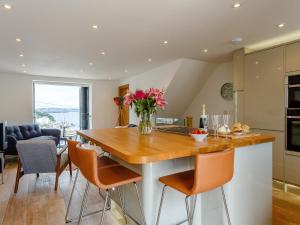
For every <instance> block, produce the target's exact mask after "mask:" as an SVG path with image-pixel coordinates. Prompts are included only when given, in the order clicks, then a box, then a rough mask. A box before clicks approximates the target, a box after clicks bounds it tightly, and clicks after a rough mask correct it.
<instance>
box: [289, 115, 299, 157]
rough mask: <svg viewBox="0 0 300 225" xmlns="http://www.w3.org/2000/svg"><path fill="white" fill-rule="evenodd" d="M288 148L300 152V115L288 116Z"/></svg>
mask: <svg viewBox="0 0 300 225" xmlns="http://www.w3.org/2000/svg"><path fill="white" fill-rule="evenodd" d="M286 150H288V151H296V152H300V116H291V115H290V116H287V117H286Z"/></svg>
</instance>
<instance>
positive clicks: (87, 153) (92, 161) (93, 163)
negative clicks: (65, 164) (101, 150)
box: [77, 144, 105, 189]
mask: <svg viewBox="0 0 300 225" xmlns="http://www.w3.org/2000/svg"><path fill="white" fill-rule="evenodd" d="M77 154H78V157H79V159H80V160H79V169H80V171H81V173H82V175H83V176H84V177H85V179H87V180H88V181H89V182H90V183H92V184H94V185H96V186H97V187H100V188H103V185H102V184H101V182H100V180H99V177H98V161H97V153H96V151H95V150H91V149H85V148H82V147H81V145H80V144H78V145H77ZM103 189H105V188H103Z"/></svg>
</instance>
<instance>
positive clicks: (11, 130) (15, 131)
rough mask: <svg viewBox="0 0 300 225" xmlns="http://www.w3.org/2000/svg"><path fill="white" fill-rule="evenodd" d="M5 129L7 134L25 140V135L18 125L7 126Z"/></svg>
mask: <svg viewBox="0 0 300 225" xmlns="http://www.w3.org/2000/svg"><path fill="white" fill-rule="evenodd" d="M5 129H6V135H10V136H13V137H14V138H15V139H17V140H24V137H23V135H22V133H21V131H20V128H19V127H18V126H7V127H6V128H5Z"/></svg>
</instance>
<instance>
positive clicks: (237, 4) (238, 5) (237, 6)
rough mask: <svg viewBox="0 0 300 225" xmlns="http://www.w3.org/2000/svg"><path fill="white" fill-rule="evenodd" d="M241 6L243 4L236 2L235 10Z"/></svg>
mask: <svg viewBox="0 0 300 225" xmlns="http://www.w3.org/2000/svg"><path fill="white" fill-rule="evenodd" d="M240 6H241V3H239V2H236V3H234V4H233V8H239V7H240Z"/></svg>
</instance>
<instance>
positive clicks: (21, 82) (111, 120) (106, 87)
mask: <svg viewBox="0 0 300 225" xmlns="http://www.w3.org/2000/svg"><path fill="white" fill-rule="evenodd" d="M34 80H43V81H55V82H72V83H80V84H90V86H91V95H92V96H91V98H92V99H91V103H92V126H93V128H100V127H113V126H115V125H116V121H117V107H116V106H115V105H114V103H113V97H114V96H116V95H117V82H116V81H101V80H84V79H68V78H55V77H44V76H31V75H24V74H5V73H0V121H8V123H9V124H24V123H32V122H33V112H32V109H33V89H32V84H33V81H34Z"/></svg>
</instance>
